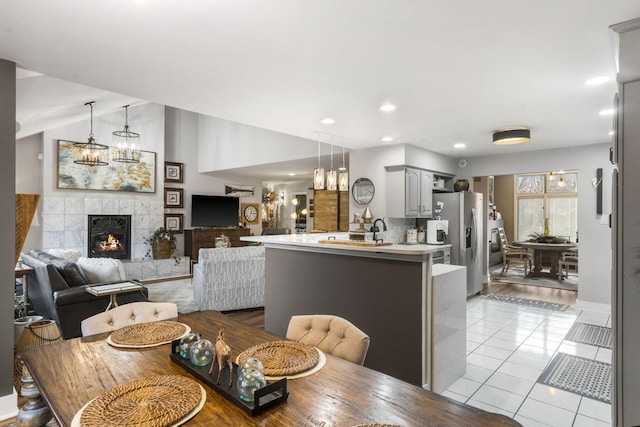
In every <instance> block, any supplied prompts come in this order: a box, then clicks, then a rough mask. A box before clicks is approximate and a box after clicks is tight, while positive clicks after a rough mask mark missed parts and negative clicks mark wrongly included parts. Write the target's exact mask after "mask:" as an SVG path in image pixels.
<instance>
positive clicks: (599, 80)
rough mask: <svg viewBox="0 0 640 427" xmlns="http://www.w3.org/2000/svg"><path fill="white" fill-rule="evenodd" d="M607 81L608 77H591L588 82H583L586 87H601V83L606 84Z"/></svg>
mask: <svg viewBox="0 0 640 427" xmlns="http://www.w3.org/2000/svg"><path fill="white" fill-rule="evenodd" d="M608 81H609V77H607V76H598V77H593V78H591V79H589V80H587V81H586V82H584V84H586V85H588V86H593V85H601V84H602V83H606V82H608Z"/></svg>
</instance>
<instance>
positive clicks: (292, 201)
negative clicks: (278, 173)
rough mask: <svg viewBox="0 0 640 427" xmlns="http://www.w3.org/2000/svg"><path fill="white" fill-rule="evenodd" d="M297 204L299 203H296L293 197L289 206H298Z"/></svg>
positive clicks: (296, 200)
mask: <svg viewBox="0 0 640 427" xmlns="http://www.w3.org/2000/svg"><path fill="white" fill-rule="evenodd" d="M298 203H299V202H298V199H297V198H296V197H294V198H293V199H291V204H292V205H293V206H298Z"/></svg>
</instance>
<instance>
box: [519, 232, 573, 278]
mask: <svg viewBox="0 0 640 427" xmlns="http://www.w3.org/2000/svg"><path fill="white" fill-rule="evenodd" d="M511 244H512V245H513V246H519V247H522V248H526V249H530V250H532V251H533V269H532V270H531V271H530V272H529V274H528V275H527V276H528V277H551V278H554V279H558V280H560V279H561V277H560V274H561V273H560V271H559V269H558V258H559V257H560V254H561V253H562V252H566V251H571V250H574V249H576V248H577V247H578V244H577V243H571V242H568V243H536V242H528V241H515V242H512V243H511ZM543 257H544V258H547V259H549V263H550V264H551V265H550V269H549V271H543V269H542V268H543V266H542V260H543Z"/></svg>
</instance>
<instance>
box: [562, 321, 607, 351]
mask: <svg viewBox="0 0 640 427" xmlns="http://www.w3.org/2000/svg"><path fill="white" fill-rule="evenodd" d="M564 339H565V340H569V341H574V342H579V343H583V344H589V345H595V346H598V347H604V348H612V343H613V336H612V335H611V328H607V327H604V326H597V325H590V324H588V323H580V322H576V323H574V324H573V326H572V327H571V329H569V332H567V335H566V336H565V337H564Z"/></svg>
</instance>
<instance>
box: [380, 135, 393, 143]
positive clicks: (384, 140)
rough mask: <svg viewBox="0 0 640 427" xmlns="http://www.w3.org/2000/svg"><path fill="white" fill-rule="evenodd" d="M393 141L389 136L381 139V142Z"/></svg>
mask: <svg viewBox="0 0 640 427" xmlns="http://www.w3.org/2000/svg"><path fill="white" fill-rule="evenodd" d="M391 141H393V138H392V137H390V136H385V137H384V138H382V142H391Z"/></svg>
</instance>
